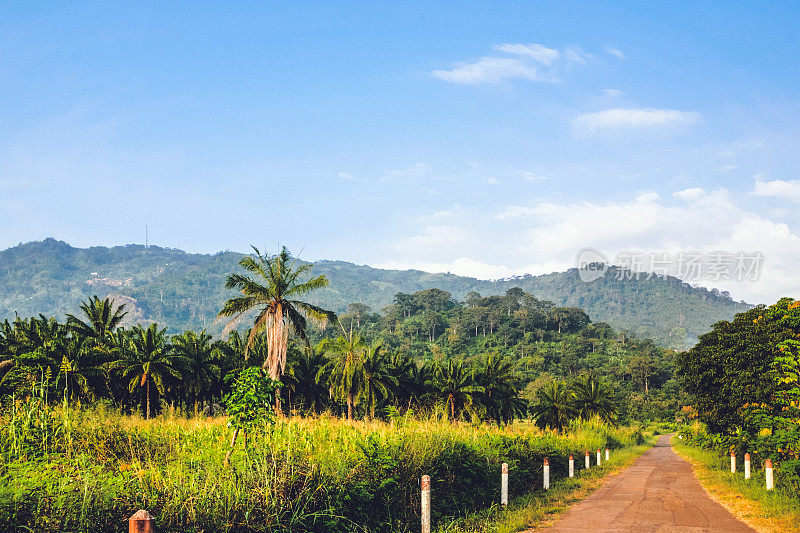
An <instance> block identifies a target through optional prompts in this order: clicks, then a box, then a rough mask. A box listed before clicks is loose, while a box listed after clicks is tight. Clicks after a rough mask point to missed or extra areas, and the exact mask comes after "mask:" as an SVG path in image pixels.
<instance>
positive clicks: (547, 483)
mask: <svg viewBox="0 0 800 533" xmlns="http://www.w3.org/2000/svg"><path fill="white" fill-rule="evenodd" d="M542 468H543V470H544V476H543V482H542V484H543V486H544V490H547V489H549V488H550V460H549V459H547V457H545V458H544V466H543V467H542Z"/></svg>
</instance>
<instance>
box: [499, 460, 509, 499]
mask: <svg viewBox="0 0 800 533" xmlns="http://www.w3.org/2000/svg"><path fill="white" fill-rule="evenodd" d="M500 504H501V505H502V506H503V507H506V506H507V505H508V463H503V472H502V474H501V475H500Z"/></svg>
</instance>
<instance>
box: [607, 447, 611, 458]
mask: <svg viewBox="0 0 800 533" xmlns="http://www.w3.org/2000/svg"><path fill="white" fill-rule="evenodd" d="M610 458H611V451H610V450H609V449H608V448H606V461H608V460H609V459H610Z"/></svg>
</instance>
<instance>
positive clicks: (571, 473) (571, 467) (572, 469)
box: [569, 454, 575, 477]
mask: <svg viewBox="0 0 800 533" xmlns="http://www.w3.org/2000/svg"><path fill="white" fill-rule="evenodd" d="M569 477H575V458H574V457H573V456H572V454H569Z"/></svg>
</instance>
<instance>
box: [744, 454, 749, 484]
mask: <svg viewBox="0 0 800 533" xmlns="http://www.w3.org/2000/svg"><path fill="white" fill-rule="evenodd" d="M744 478H745V479H750V454H749V453H746V454H744Z"/></svg>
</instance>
